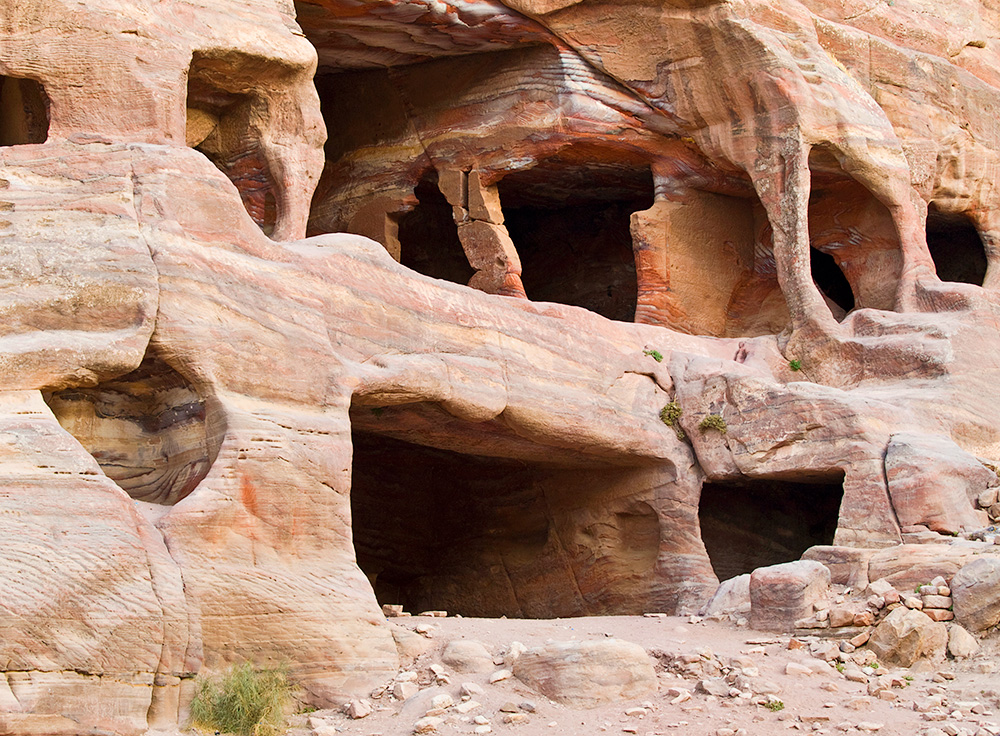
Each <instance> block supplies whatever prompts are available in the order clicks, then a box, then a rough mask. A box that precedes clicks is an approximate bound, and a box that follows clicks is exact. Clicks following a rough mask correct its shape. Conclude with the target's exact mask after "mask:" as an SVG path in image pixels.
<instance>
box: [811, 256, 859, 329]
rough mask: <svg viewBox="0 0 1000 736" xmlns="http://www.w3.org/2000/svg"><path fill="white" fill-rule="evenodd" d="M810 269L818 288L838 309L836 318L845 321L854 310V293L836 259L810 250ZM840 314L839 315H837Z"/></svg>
mask: <svg viewBox="0 0 1000 736" xmlns="http://www.w3.org/2000/svg"><path fill="white" fill-rule="evenodd" d="M809 256H810V268H811V269H812V277H813V281H814V282H815V283H816V287H817V288H818V289H819V290H820V291H821V292H822V293H823V296H825V297H826V298H827V299H828V300H829V301H831V302H833V304H834V305H836V307H837V308H838V309H837V310H831V311H835V314H834V316H835V317H837V318H838V319H843V318H844V315H846V314H847V313H848V312H850V311H851V310H852V309H854V292H853V291H852V290H851V284H850V282H849V281H848V280H847V277H846V276H844V272H843V271H841V270H840V266H839V265H837V261H836V259H834V257H833V256H832V255H830V254H829V253H824V252H823V251H821V250H818V249H816V248H810V249H809ZM836 312H839V313H836Z"/></svg>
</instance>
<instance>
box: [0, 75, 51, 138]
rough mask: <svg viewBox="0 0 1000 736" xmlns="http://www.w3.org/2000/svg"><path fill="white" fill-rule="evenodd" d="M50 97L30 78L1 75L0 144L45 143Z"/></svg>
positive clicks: (47, 131) (47, 130)
mask: <svg viewBox="0 0 1000 736" xmlns="http://www.w3.org/2000/svg"><path fill="white" fill-rule="evenodd" d="M48 137H49V101H48V97H47V96H46V95H45V90H44V89H43V88H42V85H41V84H39V83H38V82H36V81H35V80H33V79H21V78H18V77H4V76H0V146H17V145H21V144H23V143H45V141H46V139H48Z"/></svg>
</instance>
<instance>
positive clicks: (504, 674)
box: [490, 670, 514, 685]
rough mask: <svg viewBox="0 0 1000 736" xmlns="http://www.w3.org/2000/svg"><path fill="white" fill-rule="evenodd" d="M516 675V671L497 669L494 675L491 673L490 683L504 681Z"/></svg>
mask: <svg viewBox="0 0 1000 736" xmlns="http://www.w3.org/2000/svg"><path fill="white" fill-rule="evenodd" d="M513 676H514V673H513V672H511V671H510V670H497V671H496V672H494V673H493V674H492V675H490V684H491V685H494V684H496V683H498V682H503V681H504V680H509V679H510V678H511V677H513Z"/></svg>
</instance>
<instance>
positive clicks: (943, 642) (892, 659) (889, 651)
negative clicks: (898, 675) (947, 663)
mask: <svg viewBox="0 0 1000 736" xmlns="http://www.w3.org/2000/svg"><path fill="white" fill-rule="evenodd" d="M947 647H948V628H947V627H946V626H945V624H942V623H938V622H937V621H932V620H931V619H929V618H928V617H927V616H925V615H924V614H923V613H921V612H920V611H914V610H911V609H909V608H897V609H896V610H894V611H892V612H891V613H890V614H889V615H888V616H886V617H885V619H883V621H882V623H880V624H879V625H878V626H876V627H875V630H874V631H873V632H872V635H871V638H870V639H869V640H868V648H869V649H870V650H871V651H873V652H875V654H876V655H877V656H878V658H879V661H880V662H885V663H886V664H889V665H893V666H897V667H910V666H911V665H913V664H914V663H915V662H916V661H917V660H919V659H926V660H928V661H930V662H940V661H941V660H943V659H944V657H945V653H946V652H947Z"/></svg>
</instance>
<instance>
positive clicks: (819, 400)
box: [0, 0, 1000, 734]
mask: <svg viewBox="0 0 1000 736" xmlns="http://www.w3.org/2000/svg"><path fill="white" fill-rule="evenodd" d="M855 5H857V7H855ZM926 10H927V8H926V6H925V3H922V2H920V1H919V0H897V2H896V3H894V4H893V5H891V6H889V5H879V6H878V7H876V8H867V6H866V7H861V5H860V4H853V3H850V2H847V3H843V2H838V3H824V2H818V1H816V2H813V1H810V2H805V3H801V2H791V3H789V2H781V3H778V2H765V1H759V2H748V1H747V2H744V1H740V0H733V1H732V2H707V1H706V2H680V1H678V2H668V3H660V4H646V3H632V2H622V1H621V0H616V2H614V3H612V2H604V1H603V0H588V1H586V2H573V1H572V0H570V1H568V2H566V1H563V2H546V1H543V0H517V1H516V2H515V1H514V0H511V2H510V3H508V5H506V6H502V5H500V4H499V3H496V2H484V1H479V0H477V1H475V2H472V1H466V0H460V1H459V2H450V3H448V2H444V3H422V2H402V3H396V2H379V1H365V2H352V3H346V2H341V1H340V0H308V1H307V0H302V1H301V2H297V3H291V2H286V1H284V0H255V2H248V1H247V2H237V0H226V1H225V2H216V3H212V4H211V7H207V6H203V4H201V3H195V2H188V1H185V0H169V1H168V2H160V3H139V4H132V5H128V6H127V7H126V6H125V5H122V4H120V3H114V2H111V1H110V0H109V1H108V2H101V3H89V4H88V5H87V7H86V8H81V7H80V6H78V5H73V6H72V7H71V6H70V4H68V3H64V2H49V3H24V2H13V0H4V1H3V2H0V77H2V79H0V111H2V114H3V117H2V125H0V280H2V281H0V283H2V291H0V299H2V303H0V310H2V313H3V315H4V320H3V321H2V324H0V381H2V383H0V388H2V391H0V425H2V427H3V428H2V430H0V540H3V548H4V550H5V552H4V554H3V555H2V556H0V590H3V591H4V595H3V597H2V600H0V653H2V655H3V656H2V657H0V662H2V663H4V672H5V673H6V674H5V679H2V680H0V730H6V731H11V732H17V733H28V732H41V733H65V734H73V733H78V732H80V730H81V729H84V730H88V731H89V730H92V729H105V730H110V731H113V732H116V733H123V734H125V733H138V732H141V731H143V730H144V729H146V728H147V727H155V726H169V725H172V724H174V723H176V722H177V721H178V720H179V719H180V720H183V719H184V717H185V713H186V708H187V703H188V702H189V701H190V697H191V694H192V692H193V687H194V684H193V678H194V676H195V675H196V674H197V673H199V672H202V671H210V670H213V669H218V668H220V667H223V666H225V665H226V664H227V663H231V662H237V661H243V660H251V661H253V662H254V663H256V664H258V665H268V664H274V663H278V662H286V663H288V664H289V666H290V669H291V673H292V675H293V677H294V678H295V680H296V682H297V683H299V684H300V685H301V686H302V688H303V692H304V693H305V697H306V699H307V700H308V701H309V702H310V703H312V704H314V705H317V706H327V705H331V704H333V703H336V702H338V701H340V700H341V699H343V698H345V697H348V696H350V695H356V694H366V693H368V692H370V691H371V689H372V687H373V686H374V685H376V684H379V683H382V682H384V681H385V680H386V679H387V678H389V677H391V675H392V674H393V673H395V672H396V671H397V667H398V664H399V654H398V653H397V643H396V641H395V640H394V637H393V634H392V631H391V629H390V627H389V626H388V625H387V623H386V621H385V618H384V617H383V615H382V612H381V608H380V604H383V603H393V604H403V605H404V606H405V607H406V608H407V609H408V610H426V609H445V610H449V611H452V612H458V613H462V614H467V615H487V616H501V615H506V616H511V617H513V616H521V617H547V616H557V615H587V614H602V613H642V612H649V611H661V612H675V611H679V612H686V611H696V610H698V609H699V608H700V607H701V606H702V605H703V604H704V603H706V602H707V601H708V600H709V599H710V598H711V596H712V594H713V593H714V591H715V589H716V587H717V584H718V581H719V579H720V578H731V577H734V576H736V575H739V574H742V573H749V572H751V571H752V570H753V569H755V568H758V567H762V566H768V565H772V564H775V563H783V562H788V561H791V560H794V559H797V558H798V557H799V556H800V555H802V554H803V552H805V550H806V549H807V548H811V547H815V546H816V545H826V546H825V547H823V548H822V549H821V550H819V551H816V550H814V551H813V552H812V553H811V556H812V557H813V558H814V559H817V558H818V559H820V560H821V561H823V562H825V563H828V565H829V567H830V568H831V569H832V570H833V578H834V582H844V583H846V582H847V581H849V580H850V581H855V582H852V583H851V584H852V585H854V584H860V581H861V580H862V578H864V579H865V582H867V578H866V577H865V576H868V575H871V576H872V577H871V579H872V580H874V579H876V578H877V577H887V578H890V579H893V580H897V579H898V580H904V579H906V580H908V579H909V577H916V578H917V583H918V584H919V583H920V582H926V580H921V579H920V578H921V577H922V576H923V574H924V570H923V569H922V568H921V572H920V573H919V574H917V573H914V572H913V570H914V569H918V568H920V566H921V565H924V566H925V567H926V568H927V571H932V572H933V575H937V574H943V571H942V570H939V568H941V566H942V565H951V566H952V567H954V569H953V570H951V571H950V572H949V573H948V574H949V575H953V574H955V573H956V572H957V570H958V569H959V568H960V567H961V566H962V565H964V564H965V563H966V562H968V561H969V560H968V559H966V558H965V557H962V559H961V560H958V557H956V556H953V557H950V558H949V559H948V561H947V562H941V561H940V560H938V559H936V558H933V556H934V554H935V553H934V552H933V549H932V548H933V547H934V545H928V546H927V549H929V550H931V551H929V552H927V553H921V552H920V551H919V550H920V549H922V548H921V547H916V551H915V550H914V546H915V545H906V546H905V547H898V546H896V545H899V544H900V543H901V542H902V541H904V540H905V541H908V542H919V541H927V540H934V539H938V536H937V534H936V533H937V532H944V533H948V534H953V533H965V532H972V531H975V529H976V528H977V527H980V526H985V525H986V523H987V522H988V519H989V516H988V515H989V514H993V516H994V517H995V516H996V514H995V513H994V508H995V506H996V493H995V488H996V486H997V478H996V471H995V470H994V469H992V468H993V467H995V466H996V464H997V463H998V462H1000V408H998V406H997V405H996V404H995V402H992V401H990V400H988V397H990V396H991V395H992V391H993V388H994V387H995V386H996V385H997V383H998V379H1000V359H998V357H997V356H1000V349H998V348H1000V332H998V329H997V323H998V317H1000V313H998V312H1000V309H998V307H1000V305H998V300H997V283H998V276H997V273H998V268H1000V266H998V265H997V259H998V257H1000V256H998V251H997V249H996V247H995V243H996V239H997V237H998V233H1000V224H998V222H997V217H998V216H1000V215H998V213H1000V208H998V204H1000V203H998V202H997V201H996V198H997V193H996V189H995V187H994V185H993V182H994V180H995V178H996V169H997V161H998V154H997V152H998V150H1000V129H998V127H997V126H998V122H997V121H998V119H1000V118H998V116H997V115H996V110H997V108H998V105H1000V80H998V79H997V78H996V69H998V68H1000V64H998V61H1000V59H998V58H997V51H996V44H997V43H998V42H1000V39H998V36H1000V18H998V17H997V14H996V11H995V10H994V9H993V8H992V6H990V5H988V4H986V3H978V2H971V0H970V1H969V2H962V3H958V4H956V5H955V6H954V7H952V8H949V9H947V10H946V11H942V12H937V10H939V9H936V10H935V12H934V13H927V12H925V11H926ZM862 11H864V12H862ZM324 131H325V133H324ZM324 141H325V143H324ZM306 235H309V236H310V237H306ZM706 419H707V420H708V421H706ZM928 459H930V460H928ZM980 536H983V535H982V534H981V535H980ZM831 545H836V546H835V547H831ZM970 545H971V546H969V547H966V548H962V549H961V550H959V551H958V553H956V554H959V553H960V554H961V555H966V556H976V555H980V556H981V555H983V554H985V552H986V550H987V544H986V543H985V542H979V543H976V542H970ZM977 545H978V546H977ZM817 556H818V557H817ZM925 557H926V558H927V559H926V560H925V559H924V558H925ZM932 558H933V559H932ZM876 572H877V574H876ZM933 575H930V577H933ZM908 576H909V577H908ZM963 590H964V588H963ZM973 592H975V591H973ZM956 595H957V594H956ZM957 600H958V599H956V606H957ZM8 690H9V696H8V693H7V691H8ZM111 701H113V702H114V703H115V704H116V705H115V708H113V709H110V710H109V709H102V708H97V707H95V706H94V705H93V704H94V703H95V702H111Z"/></svg>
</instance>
